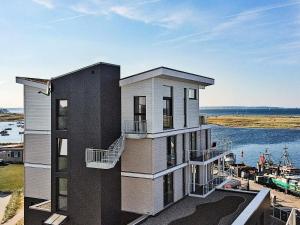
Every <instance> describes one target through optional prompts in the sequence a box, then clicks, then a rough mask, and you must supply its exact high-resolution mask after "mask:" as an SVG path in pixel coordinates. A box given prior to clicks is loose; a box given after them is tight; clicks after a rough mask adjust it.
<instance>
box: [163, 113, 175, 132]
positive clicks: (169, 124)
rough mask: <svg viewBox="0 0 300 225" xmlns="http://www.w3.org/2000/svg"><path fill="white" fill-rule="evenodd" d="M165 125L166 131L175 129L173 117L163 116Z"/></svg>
mask: <svg viewBox="0 0 300 225" xmlns="http://www.w3.org/2000/svg"><path fill="white" fill-rule="evenodd" d="M163 125H164V129H172V128H173V116H166V115H163Z"/></svg>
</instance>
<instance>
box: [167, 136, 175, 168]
mask: <svg viewBox="0 0 300 225" xmlns="http://www.w3.org/2000/svg"><path fill="white" fill-rule="evenodd" d="M172 166H176V136H169V137H167V167H168V168H169V167H172Z"/></svg>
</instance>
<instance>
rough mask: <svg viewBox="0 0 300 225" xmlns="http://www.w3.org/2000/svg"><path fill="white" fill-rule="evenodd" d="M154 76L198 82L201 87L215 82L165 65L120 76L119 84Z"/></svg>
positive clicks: (123, 84) (127, 83) (122, 84)
mask: <svg viewBox="0 0 300 225" xmlns="http://www.w3.org/2000/svg"><path fill="white" fill-rule="evenodd" d="M154 77H160V78H166V79H172V80H179V81H184V82H193V83H198V84H199V85H200V86H202V87H206V86H209V85H213V84H214V83H215V80H214V79H213V78H209V77H204V76H201V75H197V74H193V73H188V72H184V71H179V70H175V69H171V68H167V67H159V68H155V69H152V70H148V71H145V72H142V73H138V74H135V75H132V76H129V77H125V78H122V79H121V80H120V86H121V87H122V86H125V85H129V84H132V83H136V82H139V81H143V80H146V79H151V78H154Z"/></svg>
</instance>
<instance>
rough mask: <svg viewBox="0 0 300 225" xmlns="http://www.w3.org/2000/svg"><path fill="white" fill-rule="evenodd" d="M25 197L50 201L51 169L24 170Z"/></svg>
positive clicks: (27, 168)
mask: <svg viewBox="0 0 300 225" xmlns="http://www.w3.org/2000/svg"><path fill="white" fill-rule="evenodd" d="M24 178H25V181H24V182H25V187H24V189H25V190H24V195H25V197H30V198H37V199H51V169H46V168H32V167H25V168H24Z"/></svg>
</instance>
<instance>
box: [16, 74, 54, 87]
mask: <svg viewBox="0 0 300 225" xmlns="http://www.w3.org/2000/svg"><path fill="white" fill-rule="evenodd" d="M16 82H17V83H18V84H24V85H28V86H31V87H36V88H40V89H47V87H48V84H49V82H50V80H49V79H40V78H33V77H16Z"/></svg>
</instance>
